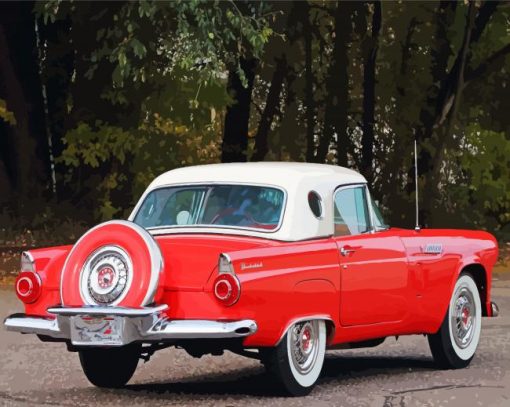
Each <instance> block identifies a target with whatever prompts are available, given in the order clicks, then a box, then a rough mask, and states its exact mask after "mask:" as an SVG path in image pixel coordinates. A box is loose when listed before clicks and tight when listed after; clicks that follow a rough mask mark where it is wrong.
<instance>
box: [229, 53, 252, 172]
mask: <svg viewBox="0 0 510 407" xmlns="http://www.w3.org/2000/svg"><path fill="white" fill-rule="evenodd" d="M240 65H241V69H242V70H243V71H244V74H245V76H246V80H247V82H248V83H247V86H246V87H245V86H243V83H242V82H241V78H240V77H239V74H238V73H237V71H236V70H235V69H231V70H230V73H229V76H228V85H227V87H228V92H229V94H230V95H231V97H232V99H233V103H232V104H231V105H230V106H229V107H227V114H226V116H225V130H224V133H223V143H222V145H221V151H222V153H221V161H222V162H224V163H227V162H245V161H247V153H246V150H247V147H248V123H249V120H250V105H251V92H252V89H253V80H254V79H255V65H256V61H255V59H252V58H250V59H245V58H241V60H240Z"/></svg>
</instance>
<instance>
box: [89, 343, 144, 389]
mask: <svg viewBox="0 0 510 407" xmlns="http://www.w3.org/2000/svg"><path fill="white" fill-rule="evenodd" d="M140 352H141V345H140V344H130V345H126V346H121V347H118V348H90V349H82V350H80V351H79V355H80V363H81V367H82V369H83V373H85V376H87V379H88V380H89V382H90V383H92V384H93V385H94V386H97V387H105V388H118V387H123V386H124V385H125V384H126V383H127V382H128V381H129V379H131V377H132V376H133V374H134V373H135V370H136V366H137V365H138V359H139V358H140Z"/></svg>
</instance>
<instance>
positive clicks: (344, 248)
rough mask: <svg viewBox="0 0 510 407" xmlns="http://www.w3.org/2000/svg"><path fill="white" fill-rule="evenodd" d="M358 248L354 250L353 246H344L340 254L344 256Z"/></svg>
mask: <svg viewBox="0 0 510 407" xmlns="http://www.w3.org/2000/svg"><path fill="white" fill-rule="evenodd" d="M355 251H356V250H354V249H353V248H351V247H350V246H343V247H342V248H341V249H340V254H341V255H342V256H344V257H345V256H348V255H349V254H351V253H354V252H355Z"/></svg>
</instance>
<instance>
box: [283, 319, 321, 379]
mask: <svg viewBox="0 0 510 407" xmlns="http://www.w3.org/2000/svg"><path fill="white" fill-rule="evenodd" d="M289 335H290V338H289V340H290V359H291V362H292V364H293V366H294V367H295V369H296V370H297V371H298V372H299V373H300V374H302V375H306V374H307V373H309V372H310V371H311V370H312V369H313V367H314V366H315V364H316V362H317V357H318V354H319V324H318V321H305V322H301V323H297V324H295V325H294V326H293V327H292V328H291V329H290V331H289Z"/></svg>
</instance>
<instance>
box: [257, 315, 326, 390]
mask: <svg viewBox="0 0 510 407" xmlns="http://www.w3.org/2000/svg"><path fill="white" fill-rule="evenodd" d="M325 353H326V324H325V322H324V321H322V320H310V321H300V322H297V323H295V324H293V325H292V326H291V327H290V328H289V329H288V331H287V333H286V334H285V336H284V337H283V338H282V340H281V341H280V343H279V344H278V345H277V346H276V347H275V348H271V349H266V350H263V351H262V362H263V363H264V364H265V366H266V368H267V369H268V371H269V372H270V373H271V374H273V375H274V376H275V378H276V379H277V380H278V381H279V382H280V383H281V384H282V385H283V389H284V390H285V391H286V393H288V394H290V395H292V396H304V395H306V394H308V393H310V392H311V391H312V389H313V387H314V385H315V383H316V382H317V379H318V378H319V376H320V374H321V370H322V366H323V364H324V357H325Z"/></svg>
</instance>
